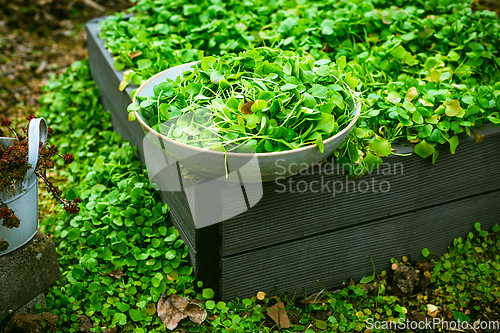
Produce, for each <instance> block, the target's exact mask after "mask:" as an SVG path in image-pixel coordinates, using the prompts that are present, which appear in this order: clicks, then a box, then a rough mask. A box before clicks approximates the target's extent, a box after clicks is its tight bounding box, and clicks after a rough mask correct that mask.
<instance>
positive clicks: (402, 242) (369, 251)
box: [221, 191, 500, 300]
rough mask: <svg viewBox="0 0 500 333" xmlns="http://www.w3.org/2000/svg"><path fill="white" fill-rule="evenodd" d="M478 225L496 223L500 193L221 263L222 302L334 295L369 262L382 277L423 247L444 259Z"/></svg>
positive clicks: (416, 256)
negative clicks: (392, 264)
mask: <svg viewBox="0 0 500 333" xmlns="http://www.w3.org/2000/svg"><path fill="white" fill-rule="evenodd" d="M450 216H453V217H454V218H453V219H450V218H449V217H450ZM476 222H481V225H482V227H483V229H484V230H490V228H491V227H492V226H493V225H494V224H495V223H498V222H500V191H494V192H490V193H487V194H483V195H480V196H475V197H472V198H467V199H462V200H456V201H454V202H451V203H448V204H444V205H439V206H436V207H432V208H427V209H423V210H421V211H418V212H413V213H406V214H402V215H398V216H394V217H390V218H386V219H381V220H379V221H375V222H371V223H368V224H364V225H361V226H356V227H350V228H345V229H342V230H337V231H332V232H328V233H325V234H321V235H316V236H311V237H306V238H303V239H300V240H295V241H292V242H288V243H286V244H282V245H276V246H270V247H266V248H263V249H259V250H254V251H249V252H247V253H244V254H237V255H233V256H230V257H227V258H223V259H222V281H223V289H222V294H221V297H222V299H225V300H226V299H233V298H235V297H240V298H241V297H249V296H253V295H256V293H257V292H258V291H264V292H266V293H268V294H269V295H283V294H288V295H293V294H295V293H296V294H297V295H299V296H302V295H304V294H307V295H310V294H312V293H314V292H317V291H319V290H321V289H322V288H323V286H324V287H325V288H327V289H334V288H337V287H338V286H339V285H340V284H341V283H342V281H344V280H347V279H349V278H350V277H352V278H354V280H355V281H359V280H360V279H361V278H362V277H363V276H368V275H371V274H372V272H373V268H372V264H371V262H370V256H371V258H372V259H373V261H374V263H375V268H376V270H377V272H380V271H382V270H385V269H388V268H389V266H390V259H391V258H397V259H401V257H402V256H403V255H405V256H410V258H411V259H412V260H418V259H419V258H420V253H421V250H422V249H423V248H425V247H427V248H428V249H429V251H431V252H434V253H440V254H442V253H444V252H446V250H447V247H448V246H449V245H451V244H452V242H453V239H454V238H457V237H465V236H466V235H467V233H468V232H469V231H473V229H474V228H473V224H474V223H476ZM304 223H305V224H307V221H305V222H304Z"/></svg>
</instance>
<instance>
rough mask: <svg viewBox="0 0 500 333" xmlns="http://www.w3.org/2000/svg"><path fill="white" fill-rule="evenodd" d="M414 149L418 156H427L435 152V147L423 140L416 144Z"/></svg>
mask: <svg viewBox="0 0 500 333" xmlns="http://www.w3.org/2000/svg"><path fill="white" fill-rule="evenodd" d="M414 151H415V154H417V155H418V156H420V157H423V158H427V157H429V156H431V155H432V154H433V153H434V147H433V146H431V145H430V144H428V143H427V142H426V141H425V140H423V141H421V142H419V143H418V144H417V145H416V146H415V148H414Z"/></svg>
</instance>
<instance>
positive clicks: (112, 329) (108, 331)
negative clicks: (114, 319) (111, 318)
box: [102, 327, 117, 333]
mask: <svg viewBox="0 0 500 333" xmlns="http://www.w3.org/2000/svg"><path fill="white" fill-rule="evenodd" d="M116 332H117V330H116V327H110V328H106V329H105V330H104V331H102V333H116Z"/></svg>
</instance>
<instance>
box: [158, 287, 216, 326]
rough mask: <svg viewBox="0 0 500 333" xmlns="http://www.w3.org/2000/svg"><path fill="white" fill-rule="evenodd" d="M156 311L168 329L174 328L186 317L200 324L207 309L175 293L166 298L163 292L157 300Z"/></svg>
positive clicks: (205, 315) (204, 317)
mask: <svg viewBox="0 0 500 333" xmlns="http://www.w3.org/2000/svg"><path fill="white" fill-rule="evenodd" d="M157 312H158V317H160V319H161V321H162V322H163V323H164V324H165V327H166V328H167V329H169V330H174V329H175V328H176V327H177V325H178V324H179V322H180V321H181V320H182V319H184V318H187V317H189V319H190V320H191V321H192V322H194V323H197V324H201V323H202V322H204V321H205V319H206V318H207V311H205V309H203V308H202V307H201V306H199V305H198V304H197V303H196V302H195V301H194V300H191V299H189V298H187V297H182V296H178V295H175V294H171V295H170V296H169V297H168V298H167V295H166V294H165V293H163V294H162V295H161V297H160V299H159V300H158V305H157Z"/></svg>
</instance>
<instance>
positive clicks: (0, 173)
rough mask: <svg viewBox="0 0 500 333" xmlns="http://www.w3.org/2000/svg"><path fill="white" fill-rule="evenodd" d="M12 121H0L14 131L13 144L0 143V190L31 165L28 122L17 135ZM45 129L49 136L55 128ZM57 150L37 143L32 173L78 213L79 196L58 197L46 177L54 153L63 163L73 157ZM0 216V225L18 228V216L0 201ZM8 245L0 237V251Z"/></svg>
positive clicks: (57, 191)
mask: <svg viewBox="0 0 500 333" xmlns="http://www.w3.org/2000/svg"><path fill="white" fill-rule="evenodd" d="M34 118H35V116H33V115H30V116H28V117H27V118H26V119H27V120H28V124H29V122H30V121H31V120H32V119H34ZM11 124H12V122H11V121H10V120H8V119H2V121H1V125H2V126H5V127H7V128H8V129H9V130H10V131H11V132H12V133H14V137H15V139H16V140H15V142H14V144H13V145H11V146H10V147H8V148H6V149H5V148H3V147H2V146H1V145H0V190H2V189H4V188H9V187H12V186H13V185H16V184H19V183H20V182H21V181H22V180H23V178H24V176H25V175H26V172H27V170H28V169H29V168H30V167H31V166H30V165H29V163H28V138H27V131H28V124H26V126H24V127H23V128H22V130H21V132H20V133H19V134H18V133H17V132H16V131H15V130H14V129H13V128H12V127H11ZM48 132H49V136H50V135H51V134H52V133H53V132H54V131H53V130H52V128H50V127H49V128H48ZM3 135H4V132H3V131H2V130H0V136H3ZM58 151H59V148H58V147H57V146H56V145H49V144H43V145H40V150H39V154H38V163H37V165H36V168H35V174H36V175H37V176H38V177H39V178H41V179H42V180H43V181H44V183H45V185H46V186H47V190H48V191H49V192H50V193H51V194H52V196H53V197H54V198H55V199H56V200H57V201H59V202H60V203H61V204H62V205H63V206H64V210H65V211H66V212H68V213H71V214H78V213H79V212H80V207H79V206H78V205H79V204H80V203H81V202H82V199H80V198H75V199H73V200H66V199H63V198H61V195H62V192H61V190H60V189H59V188H58V187H57V186H55V185H54V184H53V183H52V181H50V180H49V179H48V178H47V170H50V169H52V168H53V167H54V166H55V162H54V160H53V158H54V157H55V156H56V155H57V156H58V157H60V158H62V159H63V160H64V161H65V162H66V164H70V163H71V162H73V161H74V160H75V157H74V156H73V155H72V154H70V153H66V154H65V155H64V156H62V155H61V154H59V152H58ZM0 219H2V220H3V225H4V226H5V227H7V228H17V227H19V224H20V220H19V218H18V217H17V216H16V215H15V214H14V211H13V210H12V209H9V208H8V207H7V205H6V204H4V203H2V202H1V201H0ZM7 247H8V243H7V242H6V241H4V240H3V239H0V252H2V251H4V250H5V249H7Z"/></svg>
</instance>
